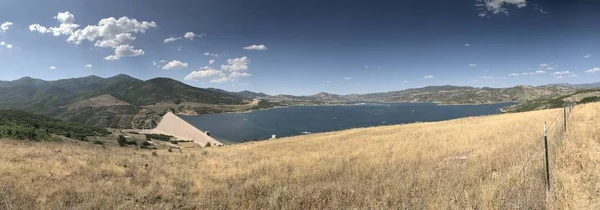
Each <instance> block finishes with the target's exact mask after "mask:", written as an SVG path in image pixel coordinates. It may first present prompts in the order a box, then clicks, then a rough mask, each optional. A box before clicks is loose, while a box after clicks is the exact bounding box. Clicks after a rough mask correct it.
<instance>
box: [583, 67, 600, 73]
mask: <svg viewBox="0 0 600 210" xmlns="http://www.w3.org/2000/svg"><path fill="white" fill-rule="evenodd" d="M596 72H600V68H599V67H596V68H591V69H588V70H587V71H585V73H596Z"/></svg>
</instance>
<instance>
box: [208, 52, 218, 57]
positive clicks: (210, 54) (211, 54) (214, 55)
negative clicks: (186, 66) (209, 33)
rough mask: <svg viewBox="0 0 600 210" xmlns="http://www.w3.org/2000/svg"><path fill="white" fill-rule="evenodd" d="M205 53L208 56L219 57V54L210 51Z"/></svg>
mask: <svg viewBox="0 0 600 210" xmlns="http://www.w3.org/2000/svg"><path fill="white" fill-rule="evenodd" d="M204 55H206V56H212V57H215V58H218V57H219V54H215V53H209V52H205V53H204Z"/></svg>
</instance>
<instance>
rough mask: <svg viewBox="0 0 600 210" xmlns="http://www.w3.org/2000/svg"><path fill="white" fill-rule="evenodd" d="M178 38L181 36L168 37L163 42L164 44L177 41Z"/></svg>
mask: <svg viewBox="0 0 600 210" xmlns="http://www.w3.org/2000/svg"><path fill="white" fill-rule="evenodd" d="M180 39H181V37H170V38H166V39H165V41H164V42H165V44H166V43H170V42H174V41H177V40H180Z"/></svg>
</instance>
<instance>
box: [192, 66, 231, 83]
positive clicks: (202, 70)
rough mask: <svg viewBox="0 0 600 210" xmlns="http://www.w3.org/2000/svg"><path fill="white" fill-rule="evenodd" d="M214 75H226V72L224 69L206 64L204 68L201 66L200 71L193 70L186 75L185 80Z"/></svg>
mask: <svg viewBox="0 0 600 210" xmlns="http://www.w3.org/2000/svg"><path fill="white" fill-rule="evenodd" d="M212 76H221V77H225V73H223V72H222V71H219V70H216V69H213V68H211V67H209V66H205V67H203V68H200V69H199V70H198V71H192V72H191V73H190V74H188V75H187V76H185V78H184V80H197V79H200V78H205V77H212Z"/></svg>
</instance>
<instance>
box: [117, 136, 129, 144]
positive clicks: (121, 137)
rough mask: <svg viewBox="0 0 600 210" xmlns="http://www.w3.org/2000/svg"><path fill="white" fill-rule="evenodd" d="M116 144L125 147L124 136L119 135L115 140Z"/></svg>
mask: <svg viewBox="0 0 600 210" xmlns="http://www.w3.org/2000/svg"><path fill="white" fill-rule="evenodd" d="M117 142H118V143H119V146H122V147H124V146H127V144H128V142H127V138H125V136H123V135H119V138H117Z"/></svg>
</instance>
